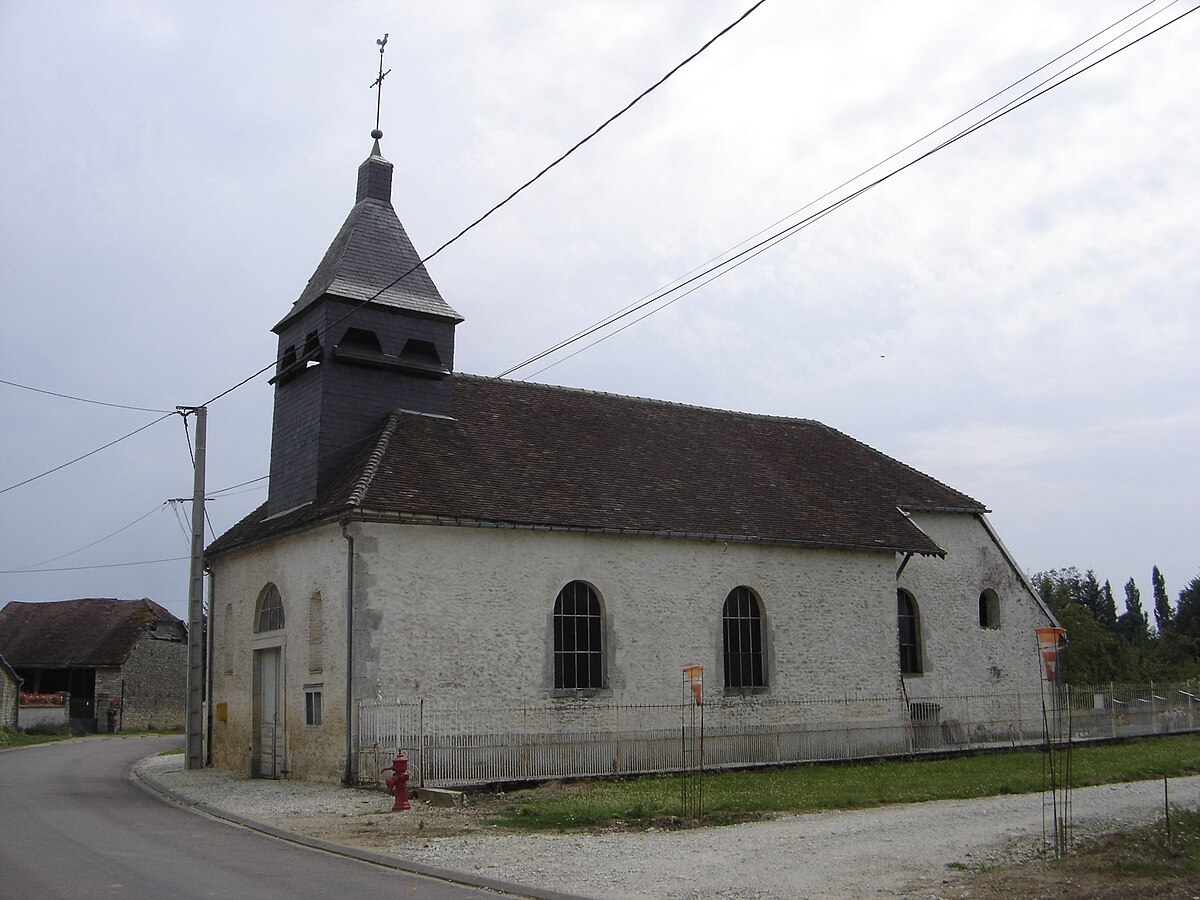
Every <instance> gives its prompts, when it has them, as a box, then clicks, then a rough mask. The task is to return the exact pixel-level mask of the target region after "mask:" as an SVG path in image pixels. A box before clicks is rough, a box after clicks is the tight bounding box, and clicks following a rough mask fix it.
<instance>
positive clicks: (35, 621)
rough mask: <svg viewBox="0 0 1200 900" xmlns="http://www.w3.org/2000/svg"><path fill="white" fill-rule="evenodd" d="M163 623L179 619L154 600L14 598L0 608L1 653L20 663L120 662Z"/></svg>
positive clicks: (87, 664)
mask: <svg viewBox="0 0 1200 900" xmlns="http://www.w3.org/2000/svg"><path fill="white" fill-rule="evenodd" d="M163 623H171V624H175V625H182V623H181V622H180V620H179V619H177V618H175V616H173V615H171V614H170V613H169V612H167V610H165V609H163V608H162V607H161V606H159V605H158V604H157V603H155V602H154V601H153V600H146V599H142V600H111V599H87V600H58V601H54V602H50V603H26V602H23V601H19V600H14V601H12V602H10V603H8V604H7V605H6V606H4V608H3V609H0V654H3V656H4V657H5V658H6V659H7V660H8V662H9V664H10V665H12V666H13V667H19V668H44V669H64V668H88V667H95V666H120V665H122V664H123V663H124V662H125V658H126V657H127V656H129V653H130V651H131V650H133V648H134V645H135V644H137V642H138V640H139V639H140V638H141V637H142V635H143V634H145V633H146V632H148V631H153V630H154V629H156V628H158V627H159V625H160V624H163Z"/></svg>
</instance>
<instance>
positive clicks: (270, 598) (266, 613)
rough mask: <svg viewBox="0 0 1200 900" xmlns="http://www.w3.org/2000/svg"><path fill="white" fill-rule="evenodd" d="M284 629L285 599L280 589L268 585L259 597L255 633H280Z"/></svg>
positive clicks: (255, 616) (255, 614)
mask: <svg viewBox="0 0 1200 900" xmlns="http://www.w3.org/2000/svg"><path fill="white" fill-rule="evenodd" d="M282 627H283V598H282V597H281V596H279V588H277V587H275V585H274V584H268V585H267V586H266V587H265V588H263V589H262V592H261V593H259V595H258V604H257V606H256V608H255V611H254V630H255V631H278V630H279V629H280V628H282Z"/></svg>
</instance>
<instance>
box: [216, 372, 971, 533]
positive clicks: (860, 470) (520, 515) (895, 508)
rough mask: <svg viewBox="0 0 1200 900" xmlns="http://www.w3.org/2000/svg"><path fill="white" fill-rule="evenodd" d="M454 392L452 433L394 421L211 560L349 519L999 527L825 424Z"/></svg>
mask: <svg viewBox="0 0 1200 900" xmlns="http://www.w3.org/2000/svg"><path fill="white" fill-rule="evenodd" d="M453 378H454V394H453V417H452V418H445V417H440V416H425V415H419V414H414V413H408V412H404V411H396V412H394V413H393V414H392V415H391V416H390V417H389V418H388V420H387V421H386V423H384V422H381V423H380V425H381V431H380V432H379V433H378V435H377V436H376V437H375V438H373V439H372V440H371V441H369V442H368V444H367V445H366V446H364V448H363V450H362V452H361V453H360V454H359V456H358V457H357V458H356V459H355V460H354V461H352V462H351V463H350V464H349V465H348V467H347V468H346V469H345V470H344V471H343V473H342V475H341V476H340V477H339V478H338V479H336V480H335V481H334V482H333V483H331V484H330V486H329V488H328V489H327V490H326V491H325V492H324V493H323V494H321V495H320V496H319V497H318V498H317V499H316V501H314V502H313V503H312V504H309V505H308V506H306V507H304V508H302V509H300V510H297V511H294V512H292V513H290V514H288V515H285V516H276V517H273V518H268V517H267V516H266V511H265V507H264V508H260V509H259V510H257V511H256V512H254V513H252V514H251V515H250V516H248V517H247V518H246V519H244V520H243V521H242V522H241V523H239V524H238V525H236V526H234V527H233V528H232V529H231V530H230V531H229V532H227V533H226V534H225V535H223V536H222V537H221V538H219V539H218V540H217V541H216V542H214V543H213V544H212V545H211V546H210V547H209V550H208V552H209V555H215V554H219V553H221V552H224V551H226V550H229V549H233V548H234V547H237V546H242V545H245V544H249V543H254V542H257V541H259V540H262V539H265V538H268V537H273V536H275V535H278V534H281V533H284V532H287V531H290V530H293V529H298V528H304V527H307V526H310V525H315V524H318V523H320V522H322V521H330V520H336V519H337V518H339V517H343V516H350V517H352V518H359V517H361V518H372V517H380V516H384V517H386V520H388V521H393V522H395V521H414V522H422V521H424V522H437V523H441V524H470V525H485V526H496V527H516V528H534V529H553V530H581V531H591V532H601V533H612V534H641V535H662V536H669V537H693V538H701V539H711V540H728V541H755V542H765V543H780V544H791V545H799V546H808V547H835V548H857V549H871V550H883V551H894V552H912V553H920V554H931V555H941V554H942V552H943V551H942V549H941V548H940V547H938V546H937V544H936V543H935V542H934V541H933V540H932V539H931V538H930V537H929V536H928V535H926V534H925V533H924V532H923V531H921V530H920V529H919V528H918V527H917V526H916V525H915V524H914V523H913V522H912V520H911V519H910V518H909V517H908V515H907V514H906V513H909V512H915V511H921V510H940V511H952V512H962V513H969V514H979V513H984V512H986V509H985V508H984V506H983V505H982V504H980V503H979V502H977V501H975V500H973V499H971V498H970V497H968V496H966V495H965V494H962V493H960V492H958V491H956V490H954V489H952V488H950V487H947V486H946V485H944V484H942V483H941V482H939V481H937V480H935V479H933V478H931V477H929V476H928V475H924V474H922V473H920V472H918V471H916V470H915V469H912V468H910V467H909V466H906V465H904V464H903V463H900V462H898V461H896V460H894V459H892V458H891V457H888V456H886V455H884V454H882V453H880V452H879V451H877V450H874V449H872V448H870V447H868V446H866V445H865V444H862V443H860V442H859V441H856V440H854V439H853V438H851V437H848V436H847V435H844V434H842V433H841V432H839V431H837V430H835V429H833V428H830V427H829V426H827V425H823V424H821V423H820V422H815V421H812V420H807V419H788V418H778V417H772V416H762V415H753V414H747V413H738V412H728V411H725V410H716V409H705V408H701V407H695V406H683V405H679V404H673V403H665V402H661V401H656V400H646V399H642V398H637V397H625V396H618V395H614V394H601V393H595V392H590V391H583V390H575V389H569V388H561V387H553V386H548V385H539V384H529V383H525V382H518V381H505V380H501V379H495V378H481V377H478V376H471V375H462V374H455V375H454V376H453Z"/></svg>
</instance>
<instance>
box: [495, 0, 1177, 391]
mask: <svg viewBox="0 0 1200 900" xmlns="http://www.w3.org/2000/svg"><path fill="white" fill-rule="evenodd" d="M1177 2H1179V0H1172V2H1171V4H1168V5H1174V3H1177ZM1149 5H1151V4H1150V3H1147V4H1144V5H1143V6H1142V7H1139V8H1138V9H1137V10H1134V11H1133V12H1132V13H1130V14H1129V15H1135V14H1136V13H1137V12H1140V11H1141V10H1143V9H1145V8H1146V6H1149ZM1197 8H1200V7H1192V8H1191V9H1189V10H1187V11H1186V12H1183V13H1181V14H1180V15H1178V16H1176V17H1175V18H1173V19H1171V20H1169V21H1167V22H1165V23H1163V24H1162V25H1159V26H1158V27H1156V28H1154V29H1152V30H1151V31H1149V32H1147V33H1146V34H1144V35H1141V36H1140V37H1138V38H1136V39H1134V40H1132V41H1130V42H1129V43H1127V44H1123V45H1122V46H1120V47H1118V48H1116V49H1115V50H1113V51H1112V52H1110V53H1108V54H1106V55H1105V56H1103V57H1101V58H1100V59H1098V60H1095V61H1094V62H1092V63H1090V64H1089V65H1087V66H1085V67H1084V68H1082V69H1079V70H1078V71H1076V72H1073V73H1071V74H1070V75H1068V76H1066V77H1064V78H1062V79H1061V80H1059V81H1056V82H1054V83H1053V84H1049V85H1048V86H1046V85H1047V84H1048V82H1049V81H1052V80H1053V78H1056V77H1058V76H1059V75H1061V74H1063V73H1064V72H1067V71H1069V70H1070V69H1071V68H1073V67H1074V66H1077V65H1078V64H1079V62H1081V61H1082V59H1086V58H1087V57H1088V56H1091V55H1093V54H1094V53H1095V52H1097V51H1095V50H1094V51H1092V52H1091V53H1089V54H1087V55H1086V56H1084V57H1082V59H1081V60H1077V61H1075V62H1073V63H1071V64H1070V65H1068V66H1066V67H1064V68H1063V69H1061V70H1059V72H1058V73H1056V74H1055V75H1054V76H1051V78H1049V79H1047V80H1045V81H1043V82H1041V83H1040V84H1039V85H1037V86H1035V87H1034V88H1031V89H1030V90H1029V91H1027V92H1026V93H1025V94H1022V95H1020V97H1018V98H1015V99H1014V100H1012V101H1009V102H1008V103H1006V104H1004V105H1003V106H1002V107H1000V108H998V109H997V110H994V111H993V112H991V113H988V114H987V115H985V116H984V117H983V118H982V119H980V120H979V121H977V122H975V123H974V124H972V125H970V126H969V127H967V128H965V129H963V130H962V131H960V132H958V133H957V134H955V135H954V136H952V137H950V138H948V139H946V140H944V141H942V142H941V143H939V144H937V145H936V146H935V147H933V149H931V150H928V151H925V152H924V153H921V154H920V155H918V156H917V157H915V158H914V159H912V160H909V161H908V162H907V163H905V164H904V165H902V166H899V167H897V168H896V169H894V170H892V171H890V172H888V173H887V174H886V175H883V176H882V177H880V178H878V179H876V180H875V181H873V182H870V183H868V184H866V185H865V186H863V187H861V188H858V189H856V190H855V191H853V192H852V193H851V194H849V195H847V196H845V197H843V198H841V199H839V200H837V201H835V202H833V203H830V204H828V205H827V206H825V207H822V208H821V209H820V210H818V211H817V212H815V213H813V214H811V215H809V216H807V217H805V218H804V219H801V220H799V221H798V222H795V223H793V224H791V225H789V226H787V227H786V228H783V229H780V230H778V231H776V232H773V233H772V234H771V235H770V236H769V237H767V238H765V239H763V240H761V241H758V242H756V243H754V244H752V245H751V246H749V247H748V248H746V249H744V250H742V251H741V252H739V253H737V254H734V255H733V256H727V254H728V252H729V251H726V253H725V254H720V255H718V256H717V257H714V258H713V259H716V260H722V261H720V262H717V263H716V264H715V265H708V264H704V266H701V267H697V268H698V269H699V272H698V274H695V275H692V276H691V277H686V276H680V278H679V279H676V280H675V281H674V282H671V283H669V284H668V286H667V287H666V288H663V289H661V290H659V291H656V292H654V293H652V294H650V295H647V296H646V297H644V298H643V299H642V300H640V301H637V302H634V303H632V304H630V305H629V306H626V307H625V308H623V309H622V310H618V311H617V312H615V313H613V314H611V315H609V316H607V317H605V318H604V319H601V320H600V321H599V322H597V323H595V324H593V325H592V326H589V327H588V328H585V329H583V330H582V331H579V332H577V333H576V334H574V335H572V336H571V337H569V338H564V339H563V340H561V341H559V342H558V343H556V344H554V345H553V346H551V347H549V348H547V349H545V350H543V351H541V352H540V353H537V354H535V355H533V356H531V357H529V358H528V359H526V360H524V361H523V362H521V363H518V364H517V365H515V366H511V367H509V368H507V369H505V370H504V371H503V372H501V373H500V374H499V376H498V377H501V378H503V377H505V376H507V375H510V374H512V373H513V372H516V371H518V370H520V369H523V368H526V367H528V366H530V365H532V364H533V363H535V362H538V361H540V360H542V359H545V358H546V357H547V356H550V355H551V354H553V353H556V352H558V351H559V350H562V349H565V348H566V347H568V346H570V345H571V344H574V343H577V342H579V341H580V340H582V339H584V338H586V337H589V336H591V335H593V334H596V333H597V332H599V331H601V330H603V329H604V328H607V327H608V326H610V325H612V324H614V323H616V322H618V321H620V320H621V319H624V318H627V317H628V316H630V315H632V314H633V313H635V312H639V311H640V310H643V309H646V308H647V307H649V306H652V305H653V304H655V303H657V302H658V301H660V300H663V299H664V298H666V297H668V296H670V295H671V294H673V293H676V292H677V291H680V290H681V289H682V288H684V287H687V286H688V285H692V284H694V283H695V282H697V281H699V280H700V279H702V278H704V277H705V276H707V275H710V274H711V275H713V277H712V278H709V279H708V280H707V281H703V282H701V283H700V284H697V285H695V287H692V288H691V289H689V290H688V291H686V292H685V293H683V294H681V295H680V296H677V297H675V298H673V299H671V300H670V301H668V302H667V303H663V304H662V305H661V306H658V307H655V308H654V309H651V310H649V311H648V312H647V313H646V314H645V315H643V316H640V317H638V318H637V319H635V320H633V321H632V322H629V323H626V324H625V325H624V326H622V327H621V328H619V329H615V330H613V331H611V332H609V333H607V334H605V335H603V336H601V337H599V338H597V339H596V340H595V341H592V342H591V343H589V344H586V345H585V346H584V347H582V348H580V349H579V350H577V351H576V352H574V353H571V354H569V355H567V356H565V357H563V358H562V359H559V360H556V361H555V362H553V363H551V364H550V365H548V366H545V367H543V368H541V369H539V370H537V372H535V373H533V374H540V373H541V372H545V371H546V370H547V369H550V368H553V367H554V366H556V365H558V364H559V363H561V362H565V361H566V360H567V359H572V358H574V357H575V356H578V355H579V353H581V352H583V351H584V350H587V349H589V348H591V347H594V346H596V345H597V344H599V343H602V342H603V341H605V340H607V339H608V338H610V337H613V336H614V335H616V334H619V333H621V332H622V331H625V330H626V329H627V328H629V327H630V326H631V325H633V324H636V323H638V322H641V321H643V320H644V319H646V318H649V316H651V315H653V314H654V313H656V312H659V311H660V310H662V309H666V308H667V307H668V306H670V305H672V304H673V303H675V302H677V301H678V300H680V299H682V297H684V296H687V295H688V294H691V293H693V292H694V291H695V290H697V289H698V288H699V287H703V286H704V285H705V284H708V283H710V282H711V281H714V280H715V279H716V278H719V277H720V276H721V275H724V274H726V273H727V272H729V271H732V270H733V269H735V268H738V267H739V266H741V265H742V264H743V263H745V262H747V261H749V260H750V259H753V258H754V257H755V256H758V255H759V254H760V253H762V252H764V251H765V250H767V249H770V248H771V247H774V246H775V245H776V244H778V243H781V242H782V241H784V240H786V239H787V238H789V237H792V236H793V235H795V234H796V233H798V232H799V231H801V230H803V229H804V228H807V227H808V226H809V225H811V224H813V223H814V222H815V221H817V220H819V219H821V218H824V217H825V216H826V215H828V214H829V213H831V212H833V211H834V210H836V209H838V208H840V207H841V206H843V205H845V204H846V203H847V202H849V201H851V200H853V199H856V198H857V197H859V196H861V195H862V194H864V193H866V192H867V191H868V190H870V189H872V188H874V187H877V186H878V185H880V184H882V183H884V182H885V181H888V180H889V179H891V178H893V177H894V176H896V175H898V174H900V173H901V172H903V171H904V170H906V169H908V168H910V167H911V166H913V165H915V164H916V163H918V162H921V161H922V160H924V159H927V158H928V157H930V156H932V155H933V154H935V153H937V152H938V151H940V150H943V149H945V148H946V147H948V146H950V145H951V144H953V143H956V142H957V141H959V140H961V139H962V138H964V137H966V136H967V135H969V134H972V133H973V132H975V131H978V130H979V129H980V128H983V127H984V126H986V125H990V124H991V123H992V122H994V121H996V120H997V119H999V118H1001V117H1003V116H1005V115H1007V114H1008V113H1010V112H1013V111H1014V110H1016V109H1018V108H1020V107H1021V106H1024V105H1025V104H1026V103H1028V102H1030V101H1031V100H1034V99H1037V98H1038V97H1040V96H1042V95H1043V94H1045V93H1048V92H1049V91H1051V90H1053V89H1054V88H1056V87H1060V86H1061V85H1063V84H1066V83H1067V82H1068V81H1070V80H1071V79H1073V78H1075V77H1076V76H1077V75H1082V74H1083V73H1084V72H1086V71H1088V70H1089V69H1091V68H1093V67H1095V66H1097V65H1099V64H1100V63H1102V62H1104V61H1105V60H1108V59H1110V58H1112V57H1113V56H1115V55H1116V54H1117V53H1120V52H1121V51H1123V50H1126V49H1128V48H1129V47H1132V46H1133V45H1134V44H1137V43H1139V42H1140V41H1143V40H1145V39H1146V38H1148V37H1150V36H1151V35H1153V34H1155V33H1157V32H1159V31H1161V30H1162V29H1164V28H1166V27H1167V26H1169V25H1173V24H1174V23H1176V22H1178V21H1179V20H1180V19H1182V18H1183V17H1184V16H1187V15H1190V14H1191V13H1193V12H1195V11H1196V9H1197ZM1160 12H1161V11H1160ZM1158 14H1159V13H1155V14H1153V15H1152V16H1150V17H1148V18H1147V19H1145V20H1143V21H1142V22H1139V23H1138V25H1141V24H1144V23H1145V22H1146V21H1148V20H1149V18H1153V17H1154V15H1158ZM1129 15H1127V16H1124V17H1122V18H1121V19H1118V20H1117V22H1115V23H1113V25H1110V26H1108V27H1107V28H1104V29H1102V30H1101V31H1100V32H1097V34H1096V35H1093V36H1092V37H1091V38H1088V39H1087V40H1085V41H1082V42H1081V43H1080V44H1077V45H1076V46H1075V47H1074V48H1072V50H1070V51H1067V53H1070V52H1072V51H1073V50H1075V49H1078V47H1080V46H1082V45H1083V44H1086V43H1088V42H1090V41H1091V40H1094V39H1095V37H1097V36H1098V35H1099V34H1103V33H1104V32H1105V31H1108V30H1110V29H1111V28H1113V27H1114V26H1115V25H1117V24H1120V22H1122V21H1124V20H1125V19H1127V18H1129ZM1136 27H1138V26H1137V25H1135V26H1133V28H1136ZM1133 28H1130V29H1127V30H1126V31H1125V32H1122V34H1121V35H1118V37H1117V38H1114V39H1113V40H1117V39H1119V38H1120V37H1121V36H1124V35H1126V34H1128V33H1129V32H1130V31H1132V30H1133ZM1111 43H1112V41H1109V42H1107V43H1106V44H1104V45H1102V46H1108V45H1109V44H1111ZM1097 49H1100V48H1097ZM1065 55H1066V53H1064V54H1060V56H1058V57H1056V59H1055V60H1051V61H1050V62H1049V63H1046V64H1044V65H1042V66H1040V67H1039V68H1037V69H1035V70H1033V72H1031V73H1030V74H1029V75H1026V76H1025V77H1024V78H1021V79H1019V80H1018V81H1016V82H1014V83H1013V85H1009V87H1007V88H1005V89H1004V90H1002V91H999V92H997V93H996V94H993V95H992V97H990V98H988V100H991V99H994V98H995V97H997V96H999V95H1000V94H1003V93H1005V92H1006V91H1008V90H1010V89H1011V88H1012V87H1013V86H1014V85H1016V84H1020V83H1021V82H1022V81H1025V80H1027V79H1028V78H1030V77H1031V76H1032V75H1034V74H1036V73H1037V72H1039V71H1041V70H1042V69H1044V68H1046V66H1048V65H1052V64H1053V63H1054V62H1056V61H1057V60H1059V59H1062V57H1063V56H1065ZM1038 88H1042V89H1041V90H1038ZM988 100H984V101H982V102H981V103H979V104H976V105H975V106H974V107H972V108H971V109H969V110H967V111H966V112H964V113H962V114H960V115H959V116H956V117H955V118H954V119H951V120H950V121H949V122H947V123H946V124H947V125H948V124H951V123H953V122H955V121H957V120H958V119H960V118H962V117H963V116H965V115H967V114H969V113H970V112H972V111H974V110H976V109H978V108H979V107H980V106H982V105H983V104H984V103H987V102H988ZM945 127H946V126H945V125H943V126H940V127H939V128H936V129H934V131H932V132H930V133H929V134H927V135H925V137H923V138H919V139H918V140H917V141H914V142H913V143H912V144H909V145H908V147H905V148H902V149H901V150H898V151H896V153H893V154H892V155H891V156H889V157H887V158H886V159H884V160H881V161H880V162H879V163H876V164H875V165H874V166H871V167H870V168H868V169H866V170H864V172H863V173H860V174H859V175H856V176H855V177H854V178H851V179H849V180H848V181H845V182H843V183H842V185H839V186H838V187H835V188H833V189H831V190H830V191H827V192H826V193H824V194H822V195H821V197H818V198H817V199H816V200H813V201H810V202H809V203H808V204H806V205H805V206H803V207H800V210H798V212H799V211H802V210H804V209H807V208H809V207H810V206H812V205H813V204H814V203H816V202H819V201H820V200H821V199H824V198H825V197H828V196H829V195H830V194H832V193H834V192H836V191H837V190H839V189H841V188H842V187H845V186H846V185H848V184H850V183H852V182H854V181H856V180H857V179H858V178H860V177H861V176H862V175H863V174H865V173H866V172H870V171H873V170H874V169H876V168H878V167H879V166H880V165H882V164H883V163H885V162H887V161H889V160H891V159H894V158H895V157H896V156H898V155H899V154H900V153H903V152H904V150H907V149H909V148H911V147H912V146H914V145H916V144H918V143H920V142H921V141H923V140H925V139H926V138H928V137H929V136H930V135H932V134H935V133H936V132H938V131H941V130H942V129H944V128H945ZM792 215H795V214H794V213H793V214H791V215H789V216H785V217H784V218H783V219H781V220H779V222H783V221H787V220H788V219H790V218H792ZM776 224H778V222H777V223H776ZM771 227H773V226H768V228H771ZM766 230H767V229H763V230H760V231H759V232H757V234H756V235H754V236H752V237H751V238H747V239H746V241H750V240H753V239H754V237H757V236H758V235H761V234H762V233H763V232H764V231H766ZM746 241H742V242H741V244H736V245H734V247H735V248H736V247H739V246H742V244H744V243H746ZM710 262H711V260H710ZM691 271H692V272H697V269H693V270H691ZM713 273H716V274H713ZM688 274H689V275H690V274H691V273H688ZM681 279H682V280H681ZM526 377H532V375H530V376H526Z"/></svg>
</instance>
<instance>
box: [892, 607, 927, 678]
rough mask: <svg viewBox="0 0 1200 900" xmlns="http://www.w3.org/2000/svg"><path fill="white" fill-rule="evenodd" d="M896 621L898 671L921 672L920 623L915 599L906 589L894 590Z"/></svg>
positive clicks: (915, 673) (913, 673)
mask: <svg viewBox="0 0 1200 900" xmlns="http://www.w3.org/2000/svg"><path fill="white" fill-rule="evenodd" d="M896 621H897V625H898V631H899V634H900V672H901V673H902V674H904V675H920V674H921V623H920V620H919V619H918V618H917V601H916V600H914V599H913V596H912V594H910V593H909V592H908V591H903V590H900V591H896Z"/></svg>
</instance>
